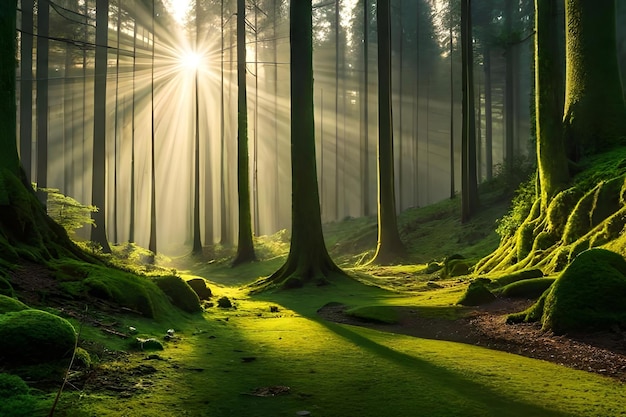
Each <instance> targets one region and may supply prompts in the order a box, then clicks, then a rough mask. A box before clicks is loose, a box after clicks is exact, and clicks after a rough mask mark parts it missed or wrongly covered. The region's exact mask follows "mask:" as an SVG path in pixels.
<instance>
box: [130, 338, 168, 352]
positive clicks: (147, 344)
mask: <svg viewBox="0 0 626 417" xmlns="http://www.w3.org/2000/svg"><path fill="white" fill-rule="evenodd" d="M135 344H136V346H137V347H139V348H140V349H141V350H163V343H161V342H160V341H159V340H157V339H155V338H154V337H150V338H148V339H143V338H141V337H137V338H136V339H135Z"/></svg>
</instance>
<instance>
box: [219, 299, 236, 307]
mask: <svg viewBox="0 0 626 417" xmlns="http://www.w3.org/2000/svg"><path fill="white" fill-rule="evenodd" d="M217 306H218V307H219V308H232V307H233V303H232V301H230V298H228V297H226V296H224V297H220V299H219V300H217Z"/></svg>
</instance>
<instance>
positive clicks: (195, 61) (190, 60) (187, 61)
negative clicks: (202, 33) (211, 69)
mask: <svg viewBox="0 0 626 417" xmlns="http://www.w3.org/2000/svg"><path fill="white" fill-rule="evenodd" d="M201 60H202V57H201V56H200V55H198V54H197V53H196V52H193V51H190V52H187V53H185V54H184V55H182V56H181V57H180V62H181V64H182V65H183V66H184V67H185V68H189V69H194V70H195V69H196V68H198V67H199V66H200V61H201Z"/></svg>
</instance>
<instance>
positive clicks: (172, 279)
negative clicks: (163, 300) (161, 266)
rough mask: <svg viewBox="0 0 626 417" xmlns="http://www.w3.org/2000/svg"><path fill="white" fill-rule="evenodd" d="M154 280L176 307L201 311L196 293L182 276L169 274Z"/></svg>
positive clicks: (189, 311) (193, 311)
mask: <svg viewBox="0 0 626 417" xmlns="http://www.w3.org/2000/svg"><path fill="white" fill-rule="evenodd" d="M155 282H156V284H157V286H158V287H159V288H160V289H161V291H163V292H164V293H165V295H167V296H168V297H169V299H170V301H171V302H172V304H173V305H175V306H176V307H178V308H180V309H181V310H183V311H186V312H188V313H197V312H200V311H202V306H201V305H200V299H199V298H198V295H197V294H196V292H195V291H194V290H193V289H192V288H191V287H190V286H189V284H187V283H186V282H185V280H183V279H182V278H180V277H177V276H174V275H170V276H165V277H158V278H156V280H155Z"/></svg>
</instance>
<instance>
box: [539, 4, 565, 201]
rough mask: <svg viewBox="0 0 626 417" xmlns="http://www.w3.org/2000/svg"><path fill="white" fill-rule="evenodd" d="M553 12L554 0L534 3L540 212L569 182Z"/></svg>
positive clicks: (561, 81)
mask: <svg viewBox="0 0 626 417" xmlns="http://www.w3.org/2000/svg"><path fill="white" fill-rule="evenodd" d="M556 12H557V1H556V0H535V91H536V92H535V109H536V110H535V111H536V127H537V165H538V168H539V184H540V193H541V207H542V210H546V209H547V207H548V204H550V200H551V199H552V197H554V196H555V195H556V193H558V192H559V191H561V190H562V189H563V188H564V187H565V185H566V184H567V181H568V180H569V172H568V168H567V158H566V154H565V143H564V141H563V129H562V124H561V118H562V115H563V108H562V104H561V103H562V101H561V97H562V95H563V87H562V86H563V79H562V76H561V62H559V56H560V55H559V38H558V36H559V34H558V25H556V24H555V22H554V16H555V15H556Z"/></svg>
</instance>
